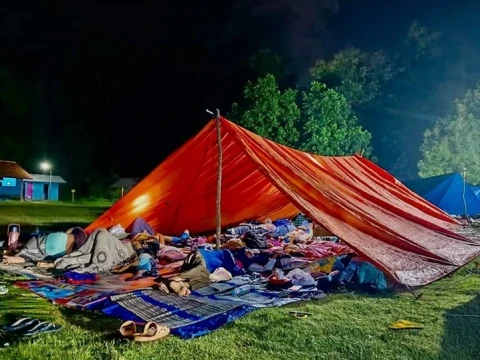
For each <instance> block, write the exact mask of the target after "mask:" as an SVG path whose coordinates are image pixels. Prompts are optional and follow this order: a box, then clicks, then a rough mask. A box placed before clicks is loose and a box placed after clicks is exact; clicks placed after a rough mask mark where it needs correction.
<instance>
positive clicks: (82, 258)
mask: <svg viewBox="0 0 480 360" xmlns="http://www.w3.org/2000/svg"><path fill="white" fill-rule="evenodd" d="M133 253H134V250H133V247H132V246H131V245H130V244H128V243H123V242H122V241H120V240H119V239H117V238H116V237H115V236H114V235H112V234H110V233H109V232H108V231H107V230H106V229H97V230H95V231H94V232H93V233H92V234H91V235H90V236H89V237H88V239H87V241H86V242H85V243H84V244H83V245H82V246H81V247H80V248H79V249H78V250H77V251H75V252H73V253H70V254H68V255H65V256H63V257H61V258H59V259H57V260H55V268H56V269H62V270H71V269H75V271H78V272H101V271H107V270H110V269H111V268H112V266H113V265H115V264H118V263H121V262H122V261H124V260H126V259H127V258H128V257H129V256H131V255H133Z"/></svg>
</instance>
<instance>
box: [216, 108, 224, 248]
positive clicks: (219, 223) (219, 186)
mask: <svg viewBox="0 0 480 360" xmlns="http://www.w3.org/2000/svg"><path fill="white" fill-rule="evenodd" d="M216 123H217V147H218V171H217V231H216V237H215V242H216V244H217V249H220V236H221V231H222V215H221V211H222V209H221V196H222V166H223V164H222V163H223V151H222V134H221V130H220V110H218V109H217V115H216Z"/></svg>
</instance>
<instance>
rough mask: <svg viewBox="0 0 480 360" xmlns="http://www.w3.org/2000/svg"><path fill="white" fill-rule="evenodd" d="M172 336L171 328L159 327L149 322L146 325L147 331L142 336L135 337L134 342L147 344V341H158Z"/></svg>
mask: <svg viewBox="0 0 480 360" xmlns="http://www.w3.org/2000/svg"><path fill="white" fill-rule="evenodd" d="M168 334H170V328H169V327H167V326H159V325H158V324H156V323H154V322H149V323H147V325H145V329H144V330H143V333H142V334H141V335H140V334H139V335H135V336H134V338H133V341H135V342H147V341H155V340H158V339H162V338H164V337H165V336H167V335H168Z"/></svg>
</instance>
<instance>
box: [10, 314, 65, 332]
mask: <svg viewBox="0 0 480 360" xmlns="http://www.w3.org/2000/svg"><path fill="white" fill-rule="evenodd" d="M61 328H62V327H61V326H59V325H55V324H53V323H51V322H48V321H41V320H39V319H32V318H29V317H26V318H22V319H20V320H17V321H15V322H14V323H13V324H10V325H5V326H4V327H3V328H2V330H3V331H6V332H9V333H15V334H17V335H21V336H34V335H39V334H44V333H52V332H57V331H59V330H60V329H61Z"/></svg>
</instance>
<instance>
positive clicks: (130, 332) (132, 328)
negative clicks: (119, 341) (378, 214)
mask: <svg viewBox="0 0 480 360" xmlns="http://www.w3.org/2000/svg"><path fill="white" fill-rule="evenodd" d="M120 334H121V335H122V336H123V337H132V336H135V335H140V333H137V324H136V323H135V322H133V321H127V322H124V323H123V324H122V326H120Z"/></svg>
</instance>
